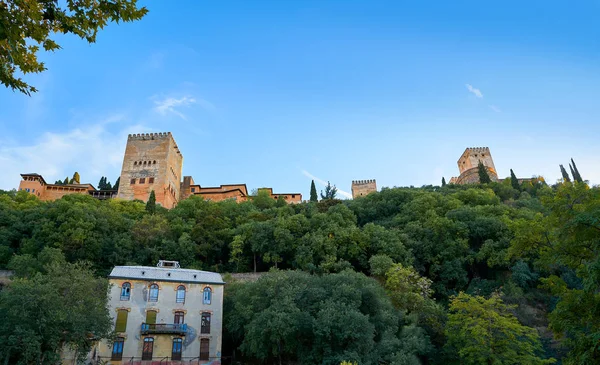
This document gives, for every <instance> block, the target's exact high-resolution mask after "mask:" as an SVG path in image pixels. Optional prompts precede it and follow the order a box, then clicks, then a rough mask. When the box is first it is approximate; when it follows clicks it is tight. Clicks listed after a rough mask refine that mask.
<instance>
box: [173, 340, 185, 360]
mask: <svg viewBox="0 0 600 365" xmlns="http://www.w3.org/2000/svg"><path fill="white" fill-rule="evenodd" d="M182 342H183V341H182V340H181V338H174V339H173V351H172V352H171V360H181V343H182Z"/></svg>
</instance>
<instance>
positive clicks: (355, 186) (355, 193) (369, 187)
mask: <svg viewBox="0 0 600 365" xmlns="http://www.w3.org/2000/svg"><path fill="white" fill-rule="evenodd" d="M374 191H377V182H376V181H375V179H372V180H352V199H356V198H360V197H361V196H366V195H368V194H370V193H372V192H374Z"/></svg>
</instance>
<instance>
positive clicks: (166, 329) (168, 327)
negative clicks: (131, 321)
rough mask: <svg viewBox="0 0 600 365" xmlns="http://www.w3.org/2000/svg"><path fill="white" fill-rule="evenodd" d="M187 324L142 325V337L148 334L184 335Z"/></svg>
mask: <svg viewBox="0 0 600 365" xmlns="http://www.w3.org/2000/svg"><path fill="white" fill-rule="evenodd" d="M186 332H187V324H185V323H142V335H147V334H150V333H175V334H180V335H185V333H186Z"/></svg>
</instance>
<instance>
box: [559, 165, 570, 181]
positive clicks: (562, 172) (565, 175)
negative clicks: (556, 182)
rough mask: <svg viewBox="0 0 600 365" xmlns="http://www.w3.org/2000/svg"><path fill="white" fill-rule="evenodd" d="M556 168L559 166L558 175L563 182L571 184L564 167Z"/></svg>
mask: <svg viewBox="0 0 600 365" xmlns="http://www.w3.org/2000/svg"><path fill="white" fill-rule="evenodd" d="M558 166H560V173H561V174H562V177H563V181H564V182H571V178H570V177H569V174H568V173H567V170H565V167H564V166H563V165H558Z"/></svg>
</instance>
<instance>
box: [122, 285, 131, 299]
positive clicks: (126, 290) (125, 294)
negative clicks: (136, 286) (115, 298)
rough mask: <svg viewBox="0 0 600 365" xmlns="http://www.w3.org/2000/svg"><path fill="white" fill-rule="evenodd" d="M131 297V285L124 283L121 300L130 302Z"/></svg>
mask: <svg viewBox="0 0 600 365" xmlns="http://www.w3.org/2000/svg"><path fill="white" fill-rule="evenodd" d="M130 296H131V284H129V283H123V285H121V300H129V297H130Z"/></svg>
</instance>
